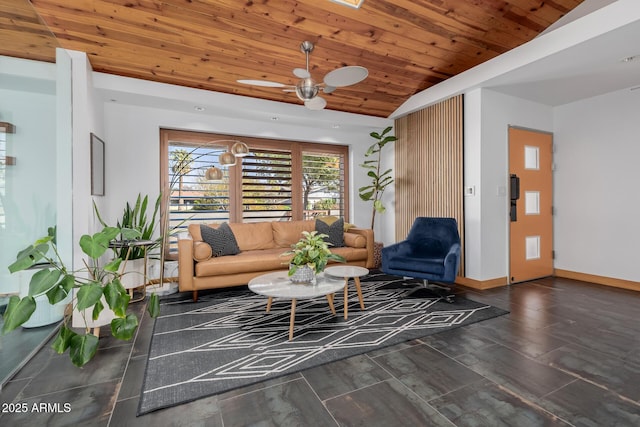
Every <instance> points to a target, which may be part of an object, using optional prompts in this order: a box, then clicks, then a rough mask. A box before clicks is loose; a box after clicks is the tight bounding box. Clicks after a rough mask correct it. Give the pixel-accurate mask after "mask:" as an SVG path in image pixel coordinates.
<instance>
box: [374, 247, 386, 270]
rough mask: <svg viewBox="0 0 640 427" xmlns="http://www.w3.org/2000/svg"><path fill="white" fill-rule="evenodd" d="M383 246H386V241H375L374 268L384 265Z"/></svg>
mask: <svg viewBox="0 0 640 427" xmlns="http://www.w3.org/2000/svg"><path fill="white" fill-rule="evenodd" d="M383 247H384V243H382V242H374V243H373V268H380V267H381V266H382V248H383Z"/></svg>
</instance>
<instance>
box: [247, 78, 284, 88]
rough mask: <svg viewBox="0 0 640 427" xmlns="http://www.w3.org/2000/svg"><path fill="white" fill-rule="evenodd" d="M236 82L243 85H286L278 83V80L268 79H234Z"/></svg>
mask: <svg viewBox="0 0 640 427" xmlns="http://www.w3.org/2000/svg"><path fill="white" fill-rule="evenodd" d="M236 81H237V82H238V83H242V84H245V85H253V86H264V87H285V86H288V85H285V84H282V83H278V82H270V81H268V80H236Z"/></svg>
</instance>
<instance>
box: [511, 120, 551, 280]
mask: <svg viewBox="0 0 640 427" xmlns="http://www.w3.org/2000/svg"><path fill="white" fill-rule="evenodd" d="M552 148H553V135H551V134H550V133H545V132H536V131H532V130H526V129H520V128H515V127H510V128H509V174H510V184H511V185H510V194H509V198H510V205H511V211H510V218H511V227H510V250H509V277H510V280H509V282H510V283H517V282H524V281H527V280H532V279H537V278H540V277H546V276H551V275H552V274H553V214H552V200H553V172H552Z"/></svg>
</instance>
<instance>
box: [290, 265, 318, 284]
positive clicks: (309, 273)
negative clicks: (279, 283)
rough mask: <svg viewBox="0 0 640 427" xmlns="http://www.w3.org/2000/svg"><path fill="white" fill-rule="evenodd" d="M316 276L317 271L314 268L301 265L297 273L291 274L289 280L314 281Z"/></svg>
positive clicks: (300, 282) (295, 281)
mask: <svg viewBox="0 0 640 427" xmlns="http://www.w3.org/2000/svg"><path fill="white" fill-rule="evenodd" d="M315 278H316V272H315V271H313V269H312V268H311V267H309V266H306V265H301V266H299V267H298V269H297V270H296V272H295V273H293V274H292V275H291V276H289V280H291V282H292V283H295V284H307V283H311V282H313V280H314V279H315Z"/></svg>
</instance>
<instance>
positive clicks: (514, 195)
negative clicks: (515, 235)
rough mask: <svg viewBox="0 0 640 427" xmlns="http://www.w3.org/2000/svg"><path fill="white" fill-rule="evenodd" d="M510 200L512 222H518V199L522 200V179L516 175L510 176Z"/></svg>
mask: <svg viewBox="0 0 640 427" xmlns="http://www.w3.org/2000/svg"><path fill="white" fill-rule="evenodd" d="M509 199H510V201H511V203H510V207H509V216H510V218H511V222H516V221H517V220H518V209H517V207H518V199H520V178H519V177H518V175H516V174H514V173H512V174H511V175H509Z"/></svg>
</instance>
